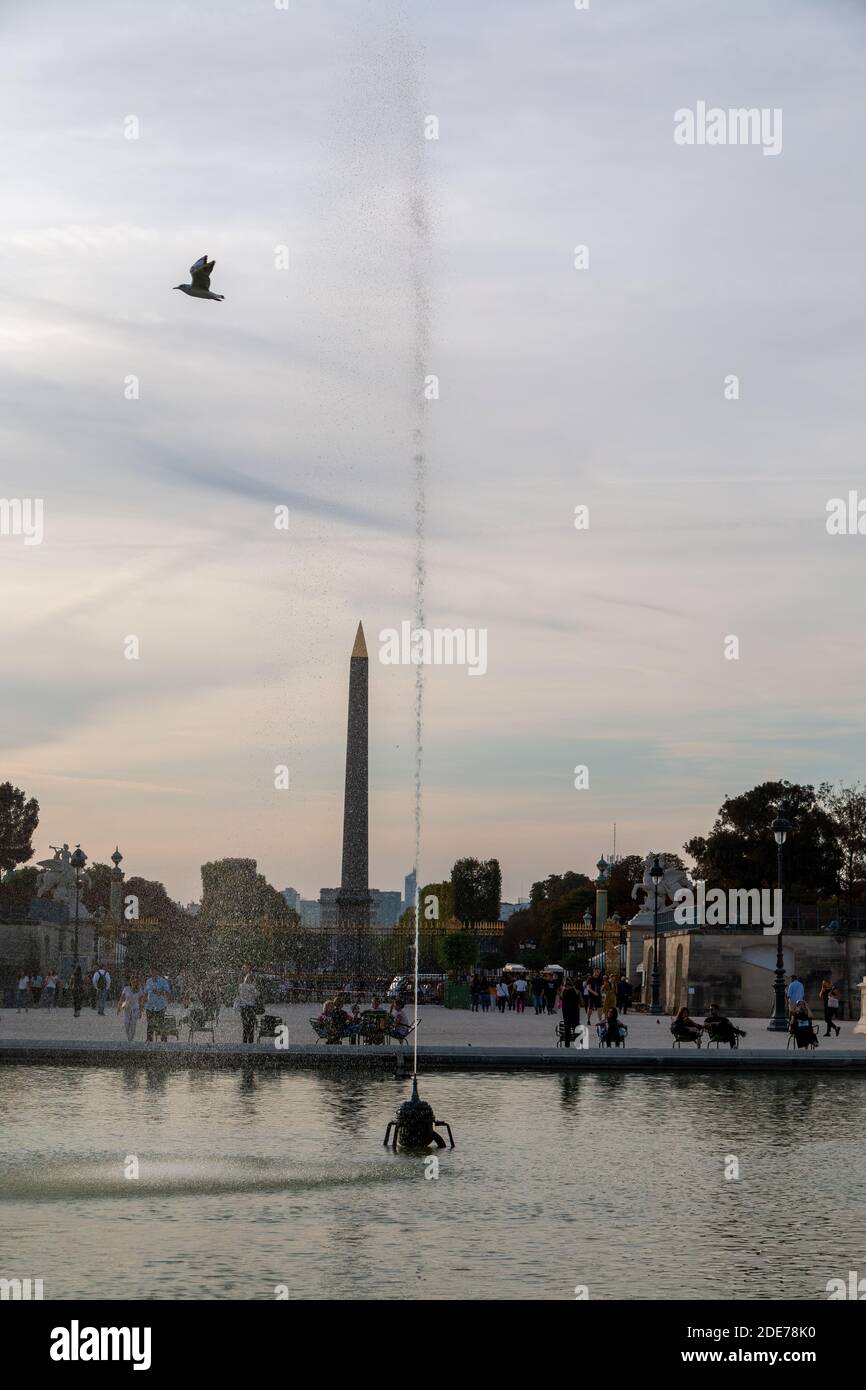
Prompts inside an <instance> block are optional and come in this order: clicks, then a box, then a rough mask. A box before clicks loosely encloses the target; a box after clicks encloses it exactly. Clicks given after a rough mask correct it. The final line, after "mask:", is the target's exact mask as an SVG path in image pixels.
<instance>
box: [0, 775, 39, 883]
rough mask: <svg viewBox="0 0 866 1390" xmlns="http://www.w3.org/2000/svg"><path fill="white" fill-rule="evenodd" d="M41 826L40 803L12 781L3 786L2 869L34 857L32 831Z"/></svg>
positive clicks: (0, 803)
mask: <svg viewBox="0 0 866 1390" xmlns="http://www.w3.org/2000/svg"><path fill="white" fill-rule="evenodd" d="M38 824H39V802H38V801H37V800H36V799H35V797H32V796H31V797H30V799H29V800H28V799H27V796H26V795H25V793H24V792H23V791H21V789H20V788H19V787H13V785H12V783H11V782H2V783H0V870H4V871H6V872H8V870H9V869H14V868H15V865H16V864H26V863H27V860H28V859H32V858H33V844H32V839H33V832H34V831H35V829H36V827H37V825H38Z"/></svg>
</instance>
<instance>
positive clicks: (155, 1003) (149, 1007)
mask: <svg viewBox="0 0 866 1390" xmlns="http://www.w3.org/2000/svg"><path fill="white" fill-rule="evenodd" d="M170 990H171V986H170V984H169V983H168V980H167V979H166V978H165V976H164V975H160V973H159V971H158V970H154V969H153V967H151V971H150V974H149V975H148V977H147V979H146V980H145V982H144V995H145V1000H144V1013H145V1017H146V1019H147V1038H146V1040H145V1041H146V1042H153V1038H154V1034H156V1036H157V1037H158V1038H161V1037H162V1036H163V1026H162V1021H163V1016H164V1014H165V1011H166V1008H167V1006H168V996H169V992H170Z"/></svg>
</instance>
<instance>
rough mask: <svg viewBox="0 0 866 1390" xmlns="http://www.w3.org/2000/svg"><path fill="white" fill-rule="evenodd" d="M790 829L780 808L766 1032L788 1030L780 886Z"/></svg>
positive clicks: (776, 823)
mask: <svg viewBox="0 0 866 1390" xmlns="http://www.w3.org/2000/svg"><path fill="white" fill-rule="evenodd" d="M790 829H791V824H790V821H787V820H785V817H784V816H783V815H782V811H781V808H780V809H779V814H778V815H777V817H776V819H775V820H774V821H773V835H774V836H775V839H776V854H777V857H778V860H777V862H778V869H777V878H778V881H779V935H778V936H777V938H776V973H775V976H774V977H773V1017H772V1018H771V1019H770V1022H769V1023H768V1024H767V1032H768V1033H785V1032H787V1030H788V1020H787V1019H786V1017H785V956H784V952H783V949H782V923H783V920H784V914H783V911H782V901H783V899H782V888H783V885H784V865H783V862H782V857H783V851H784V847H785V840H786V839H787V838H788V831H789V830H790Z"/></svg>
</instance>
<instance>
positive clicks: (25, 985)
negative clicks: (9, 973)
mask: <svg viewBox="0 0 866 1390" xmlns="http://www.w3.org/2000/svg"><path fill="white" fill-rule="evenodd" d="M29 1008H30V976H29V975H19V976H18V1012H19V1014H20V1012H21V1010H22V1009H23V1010H24V1012H25V1013H27V1011H28V1009H29Z"/></svg>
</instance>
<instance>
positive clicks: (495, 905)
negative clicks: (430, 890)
mask: <svg viewBox="0 0 866 1390" xmlns="http://www.w3.org/2000/svg"><path fill="white" fill-rule="evenodd" d="M451 890H452V893H453V897H454V916H455V917H456V918H457V921H458V922H463V923H464V924H465V925H466V926H469V925H472V924H474V923H476V922H498V921H499V904H500V901H501V898H502V870H501V869H500V867H499V860H498V859H458V860H457V861H456V863H455V865H454V867H453V869H452V870H451Z"/></svg>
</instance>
